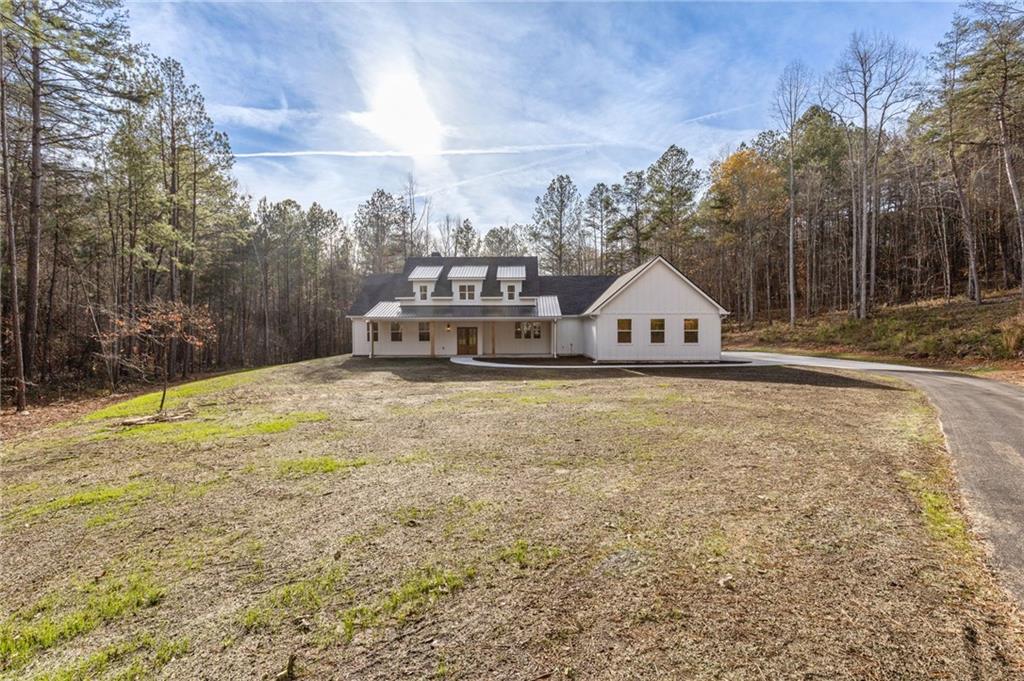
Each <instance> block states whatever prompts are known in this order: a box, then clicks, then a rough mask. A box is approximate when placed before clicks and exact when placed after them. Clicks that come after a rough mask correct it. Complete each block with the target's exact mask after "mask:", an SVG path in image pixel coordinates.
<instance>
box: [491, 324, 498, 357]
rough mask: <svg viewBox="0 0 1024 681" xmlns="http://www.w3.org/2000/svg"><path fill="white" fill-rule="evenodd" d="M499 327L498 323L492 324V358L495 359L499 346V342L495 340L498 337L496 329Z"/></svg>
mask: <svg viewBox="0 0 1024 681" xmlns="http://www.w3.org/2000/svg"><path fill="white" fill-rule="evenodd" d="M497 325H498V323H497V322H491V357H493V356H494V355H496V354H497V353H496V352H495V347H496V345H497V341H496V340H495V336H496V335H497V332H496V331H495V328H496V327H497Z"/></svg>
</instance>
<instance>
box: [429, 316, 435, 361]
mask: <svg viewBox="0 0 1024 681" xmlns="http://www.w3.org/2000/svg"><path fill="white" fill-rule="evenodd" d="M427 323H428V324H430V356H431V357H436V356H437V355H436V353H435V352H434V335H435V333H434V322H427Z"/></svg>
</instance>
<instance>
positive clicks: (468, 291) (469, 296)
mask: <svg viewBox="0 0 1024 681" xmlns="http://www.w3.org/2000/svg"><path fill="white" fill-rule="evenodd" d="M459 300H476V284H459Z"/></svg>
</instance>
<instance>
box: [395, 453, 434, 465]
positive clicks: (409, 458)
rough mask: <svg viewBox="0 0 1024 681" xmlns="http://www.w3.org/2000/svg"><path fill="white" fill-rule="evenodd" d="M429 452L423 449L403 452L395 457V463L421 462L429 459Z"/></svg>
mask: <svg viewBox="0 0 1024 681" xmlns="http://www.w3.org/2000/svg"><path fill="white" fill-rule="evenodd" d="M430 457H431V455H430V452H428V451H427V450H425V449H417V450H416V451H415V452H413V453H412V454H405V455H403V456H400V457H398V458H397V459H395V463H400V464H410V463H422V462H424V461H429V460H430Z"/></svg>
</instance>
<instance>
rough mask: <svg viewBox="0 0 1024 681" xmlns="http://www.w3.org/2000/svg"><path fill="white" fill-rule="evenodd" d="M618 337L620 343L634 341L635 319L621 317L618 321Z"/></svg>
mask: <svg viewBox="0 0 1024 681" xmlns="http://www.w3.org/2000/svg"><path fill="white" fill-rule="evenodd" d="M616 330H617V333H616V337H617V339H618V342H620V343H632V342H633V320H632V319H619V320H617V321H616Z"/></svg>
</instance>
